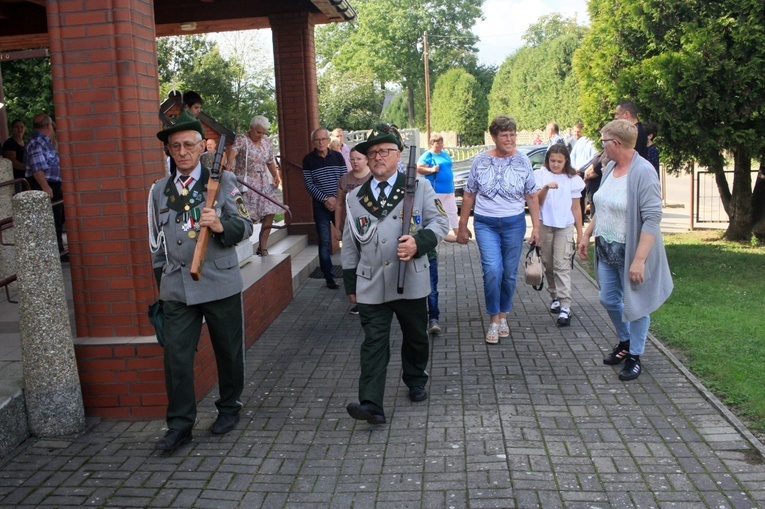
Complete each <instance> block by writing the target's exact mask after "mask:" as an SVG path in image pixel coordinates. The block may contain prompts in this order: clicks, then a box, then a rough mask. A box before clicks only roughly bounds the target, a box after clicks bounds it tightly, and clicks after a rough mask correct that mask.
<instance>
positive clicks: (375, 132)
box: [354, 124, 404, 155]
mask: <svg viewBox="0 0 765 509" xmlns="http://www.w3.org/2000/svg"><path fill="white" fill-rule="evenodd" d="M380 143H394V144H395V145H396V146H397V147H398V149H399V150H404V143H403V142H402V141H401V134H400V133H399V132H398V128H397V127H396V126H395V125H392V124H377V125H376V126H375V127H374V129H372V130H371V131H370V132H369V135H368V136H367V140H366V141H363V142H361V143H359V144H358V145H356V146H355V147H354V148H355V149H356V150H357V151H359V152H361V153H362V154H364V155H366V153H367V150H368V149H369V148H370V147H372V146H374V145H378V144H380Z"/></svg>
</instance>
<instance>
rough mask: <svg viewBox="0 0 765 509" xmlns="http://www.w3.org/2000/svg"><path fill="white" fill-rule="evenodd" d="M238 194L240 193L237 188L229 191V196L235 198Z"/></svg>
mask: <svg viewBox="0 0 765 509" xmlns="http://www.w3.org/2000/svg"><path fill="white" fill-rule="evenodd" d="M240 193H241V191H239V188H238V187H235V188H234V189H232V190H231V196H236V195H237V194H240Z"/></svg>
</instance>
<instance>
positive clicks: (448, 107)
mask: <svg viewBox="0 0 765 509" xmlns="http://www.w3.org/2000/svg"><path fill="white" fill-rule="evenodd" d="M431 111H432V123H433V129H434V130H436V131H457V132H458V133H459V135H460V140H461V142H462V143H463V144H467V145H480V144H483V133H484V131H485V130H486V115H487V111H488V103H487V101H486V94H485V93H484V92H483V90H482V89H481V85H480V83H479V82H478V80H476V79H475V77H474V76H472V75H471V74H470V73H468V72H467V71H465V70H464V69H459V68H458V69H451V70H449V71H446V72H445V73H444V74H442V75H441V76H440V77H439V78H438V80H437V81H436V86H435V88H434V90H433V100H432V108H431Z"/></svg>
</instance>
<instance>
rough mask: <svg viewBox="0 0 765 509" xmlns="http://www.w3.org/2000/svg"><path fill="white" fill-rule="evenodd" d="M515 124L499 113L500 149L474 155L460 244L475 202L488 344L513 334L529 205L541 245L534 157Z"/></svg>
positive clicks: (534, 239) (533, 240)
mask: <svg viewBox="0 0 765 509" xmlns="http://www.w3.org/2000/svg"><path fill="white" fill-rule="evenodd" d="M516 129H517V128H516V123H515V120H514V119H513V118H512V117H508V116H498V117H496V118H495V119H494V120H493V121H492V122H491V124H490V125H489V133H490V134H491V137H492V139H493V140H494V144H495V147H494V148H491V149H489V150H487V151H486V152H482V153H480V154H478V155H477V156H475V159H473V166H472V167H471V168H470V174H469V175H468V180H467V184H466V185H465V194H464V196H463V197H462V211H461V213H460V222H459V230H458V232H457V242H459V243H460V244H467V243H468V240H469V239H470V231H469V230H468V227H467V225H468V220H469V219H470V212H471V209H472V208H473V205H475V212H474V216H473V225H474V227H475V235H476V241H477V242H478V250H479V251H480V253H481V268H482V269H483V288H484V296H485V298H486V311H487V312H488V314H489V317H490V320H491V321H490V323H489V329H488V331H487V332H486V342H487V343H491V344H496V343H498V342H499V338H505V337H508V336H510V327H509V326H508V323H507V314H508V313H510V311H511V310H512V306H513V294H514V293H515V283H516V278H517V276H518V262H519V261H520V259H521V251H522V250H523V238H524V236H525V234H526V216H525V214H524V204H528V207H529V212H530V219H531V224H532V230H531V236H530V238H529V244H539V201H538V199H537V184H536V181H535V180H534V172H533V170H532V168H531V161H530V160H529V158H528V157H527V156H526V155H525V154H523V153H522V152H519V151H518V150H517V149H516V147H515V140H516V136H517V132H516Z"/></svg>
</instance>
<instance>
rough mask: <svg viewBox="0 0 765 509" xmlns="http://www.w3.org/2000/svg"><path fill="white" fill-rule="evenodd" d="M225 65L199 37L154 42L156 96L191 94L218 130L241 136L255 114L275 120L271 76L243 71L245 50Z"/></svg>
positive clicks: (212, 44)
mask: <svg viewBox="0 0 765 509" xmlns="http://www.w3.org/2000/svg"><path fill="white" fill-rule="evenodd" d="M238 45H239V47H240V51H239V53H236V52H235V53H234V56H233V57H232V58H230V59H226V58H224V57H223V56H222V55H221V52H220V48H219V46H218V44H217V43H216V42H215V41H211V40H209V39H207V38H206V37H204V36H200V35H190V36H174V37H162V38H159V39H158V40H157V60H158V65H159V79H160V96H161V97H162V98H165V97H167V94H168V92H170V91H171V90H179V91H181V92H183V91H186V90H194V91H196V92H198V93H199V95H201V96H202V99H204V101H205V104H204V111H205V112H206V113H208V114H210V115H211V116H213V117H214V118H215V119H216V120H218V121H219V122H220V123H222V124H223V125H225V126H227V127H229V128H230V129H233V130H234V131H238V132H242V131H244V130H246V129H247V127H248V126H249V122H250V120H251V119H252V117H253V116H255V115H256V114H260V115H265V116H266V117H268V118H269V119H270V120H271V122H272V123H273V122H274V121H275V120H276V103H275V98H274V87H273V83H272V80H271V78H270V76H268V75H266V74H265V73H261V74H254V73H253V72H252V71H251V70H250V69H249V67H248V65H247V61H246V58H247V55H249V54H250V53H251V52H252V51H256V50H255V49H254V48H250V50H249V51H248V50H247V45H246V44H244V43H242V42H240V43H239V44H238Z"/></svg>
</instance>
